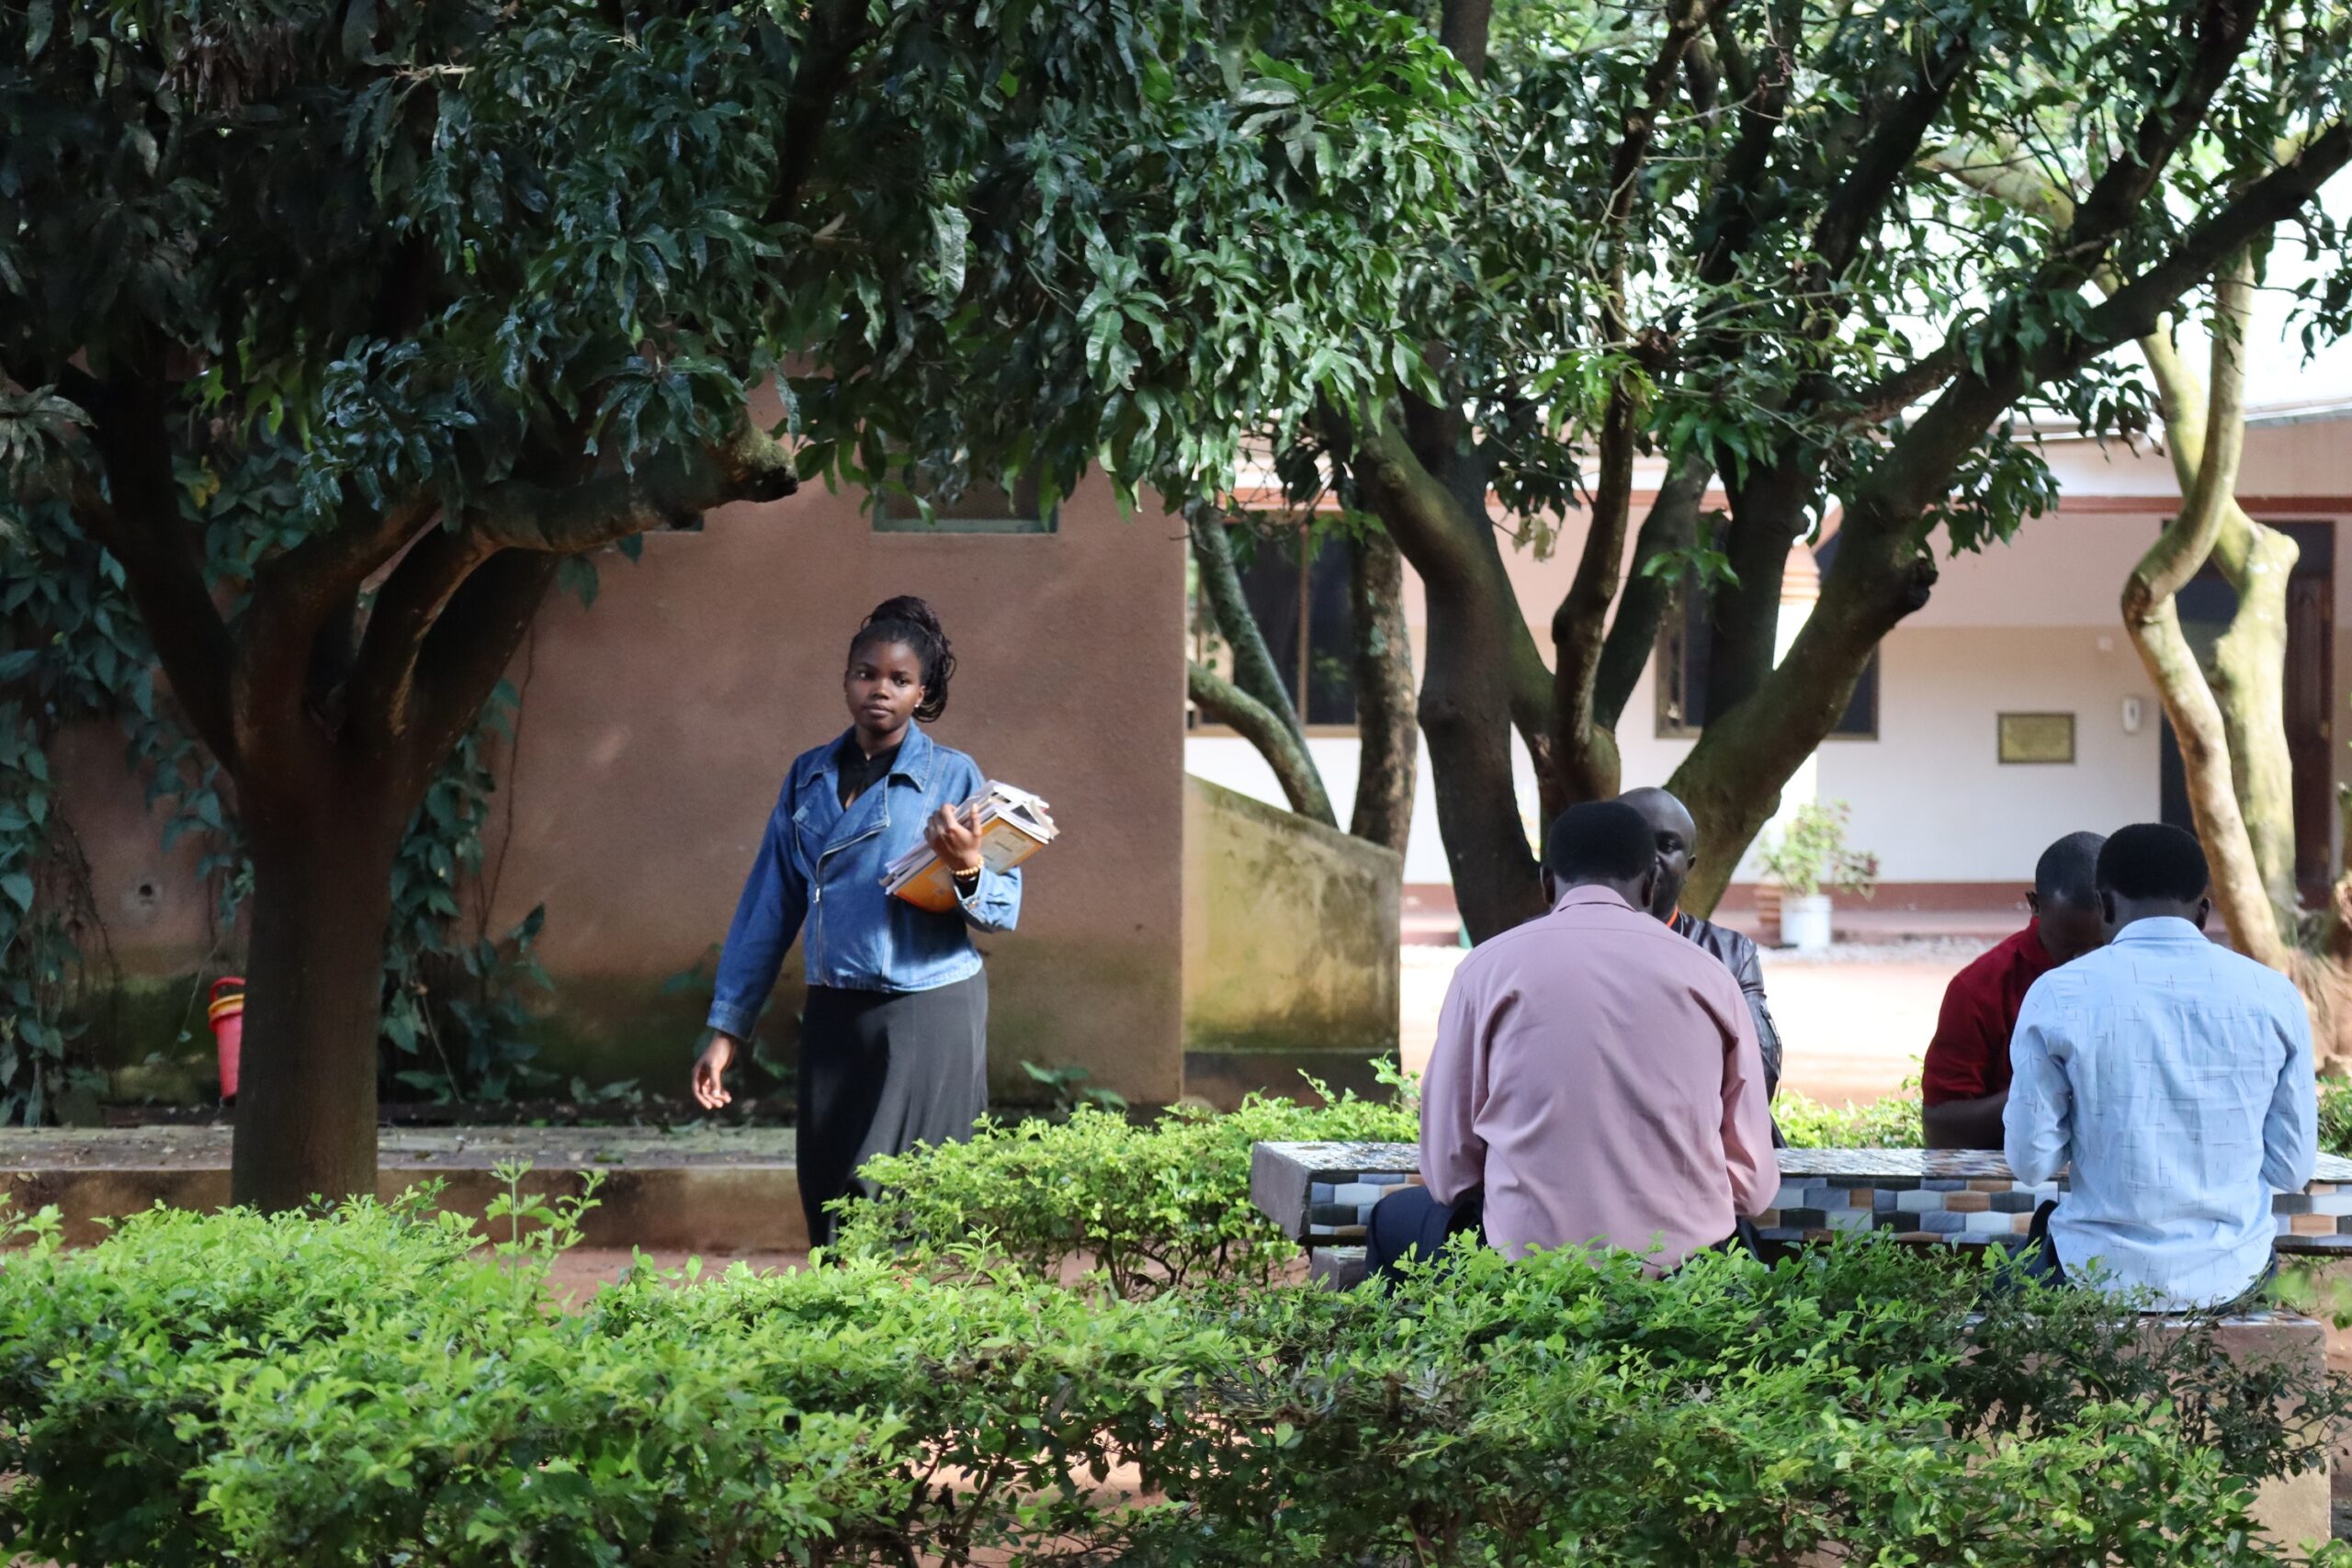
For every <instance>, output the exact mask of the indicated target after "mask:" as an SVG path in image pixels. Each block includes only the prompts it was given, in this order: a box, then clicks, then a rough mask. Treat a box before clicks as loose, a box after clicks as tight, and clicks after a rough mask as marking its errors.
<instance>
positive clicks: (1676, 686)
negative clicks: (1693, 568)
mask: <svg viewBox="0 0 2352 1568" xmlns="http://www.w3.org/2000/svg"><path fill="white" fill-rule="evenodd" d="M1837 544H1838V541H1837V539H1836V538H1834V537H1833V538H1831V539H1830V540H1829V541H1828V542H1827V543H1826V544H1825V545H1823V546H1822V547H1821V548H1819V549H1817V550H1815V552H1814V560H1815V562H1816V563H1817V564H1818V565H1819V566H1820V567H1821V568H1822V569H1823V570H1828V566H1829V562H1830V560H1831V559H1832V558H1834V557H1835V555H1836V553H1837ZM1712 640H1713V639H1712V637H1711V628H1710V626H1709V623H1708V618H1707V592H1706V590H1705V589H1703V588H1702V587H1701V586H1700V585H1699V584H1698V583H1697V582H1696V581H1694V580H1690V579H1686V580H1685V581H1684V582H1683V584H1682V586H1681V588H1680V589H1679V591H1678V592H1676V594H1675V596H1674V604H1673V605H1672V606H1671V607H1669V608H1668V611H1667V614H1666V623H1665V625H1663V626H1660V627H1659V628H1658V637H1657V734H1658V737H1659V739H1673V738H1676V737H1683V738H1688V737H1692V736H1696V735H1697V734H1699V732H1700V731H1702V730H1703V729H1704V728H1706V727H1707V715H1706V711H1705V710H1706V704H1707V671H1708V668H1709V659H1710V655H1711V654H1712V653H1713V648H1712ZM1878 667H1879V656H1878V650H1877V649H1871V657H1870V661H1869V662H1868V663H1866V664H1864V665H1863V666H1862V672H1861V675H1860V677H1859V678H1858V679H1857V680H1856V681H1855V682H1854V694H1853V696H1852V697H1851V698H1850V699H1849V700H1848V702H1847V704H1846V711H1845V712H1844V713H1843V714H1841V715H1839V716H1838V722H1837V723H1836V724H1835V725H1833V726H1832V727H1831V728H1830V731H1829V733H1830V734H1831V735H1833V736H1843V737H1845V738H1847V739H1859V740H1875V739H1878Z"/></svg>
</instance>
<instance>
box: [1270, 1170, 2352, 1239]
mask: <svg viewBox="0 0 2352 1568" xmlns="http://www.w3.org/2000/svg"><path fill="white" fill-rule="evenodd" d="M1780 1156H1781V1192H1780V1198H1779V1201H1777V1202H1776V1203H1775V1204H1774V1205H1773V1207H1772V1208H1771V1209H1770V1211H1768V1212H1767V1213H1764V1214H1763V1215H1761V1216H1760V1217H1759V1218H1758V1221H1757V1228H1758V1230H1759V1231H1760V1232H1761V1233H1762V1235H1763V1237H1764V1239H1765V1240H1767V1241H1778V1242H1805V1241H1820V1240H1824V1239H1826V1238H1827V1237H1829V1236H1833V1235H1839V1234H1841V1233H1845V1232H1851V1231H1870V1230H1880V1231H1891V1232H1893V1233H1894V1235H1895V1236H1896V1238H1897V1239H1899V1240H1904V1241H1917V1242H1942V1243H1951V1244H1954V1245H1958V1246H1979V1247H1981V1246H1984V1245H1985V1244H1987V1243H1990V1242H1995V1241H2000V1240H2005V1239H2011V1238H2016V1237H2020V1236H2023V1235H2025V1233H2026V1227H2027V1226H2028V1225H2029V1224H2031V1223H2032V1220H2033V1211H2034V1210H2035V1209H2036V1208H2037V1207H2039V1206H2040V1205H2041V1203H2042V1202H2043V1201H2045V1200H2047V1199H2051V1198H2054V1197H2056V1196H2057V1195H2058V1194H2059V1193H2060V1192H2061V1191H2063V1190H2064V1189H2065V1182H2064V1179H2061V1180H2059V1181H2055V1182H2051V1183H2046V1184H2044V1185H2042V1186H2040V1187H2030V1186H2027V1185H2026V1184H2025V1183H2023V1182H2020V1181H2018V1179H2015V1178H2014V1177H2012V1176H2011V1175H2010V1174H2009V1167H2008V1162H2007V1160H2005V1159H2003V1158H2002V1157H2001V1156H1999V1155H1998V1154H1994V1153H1990V1152H1985V1153H1979V1152H1975V1151H1945V1150H1929V1149H1782V1150H1781V1151H1780ZM1420 1179H1421V1176H1420V1150H1419V1147H1418V1146H1416V1145H1412V1144H1260V1145H1257V1147H1256V1148H1255V1149H1254V1150H1253V1151H1251V1155H1250V1201H1251V1202H1252V1203H1253V1204H1254V1205H1256V1207H1257V1208H1258V1210H1259V1211H1260V1212H1261V1213H1264V1214H1265V1215H1267V1216H1268V1217H1269V1218H1271V1219H1272V1220H1273V1221H1274V1222H1275V1223H1276V1224H1279V1225H1281V1226H1282V1227H1283V1231H1284V1232H1285V1233H1286V1234H1288V1235H1291V1236H1293V1237H1295V1238H1296V1239H1297V1240H1298V1241H1299V1242H1301V1243H1302V1244H1304V1245H1306V1247H1310V1248H1321V1247H1351V1246H1359V1245H1361V1244H1362V1243H1363V1235H1364V1226H1365V1224H1366V1223H1367V1222H1368V1221H1369V1220H1370V1219H1371V1217H1372V1206H1373V1205H1374V1203H1377V1202H1378V1201H1380V1200H1381V1199H1382V1198H1383V1197H1384V1196H1385V1195H1386V1194H1387V1193H1389V1192H1391V1191H1393V1190H1396V1189H1397V1188H1399V1187H1408V1186H1412V1185H1415V1184H1417V1183H1419V1180H1420ZM2273 1202H2274V1204H2275V1205H2276V1209H2277V1213H2278V1250H2279V1251H2281V1252H2299V1253H2332V1252H2339V1251H2341V1252H2352V1159H2339V1158H2337V1157H2335V1156H2333V1155H2323V1156H2320V1162H2319V1174H2318V1177H2317V1179H2315V1180H2313V1181H2312V1184H2311V1185H2310V1186H2309V1187H2307V1188H2305V1189H2304V1190H2302V1191H2301V1192H2293V1193H2281V1194H2279V1195H2278V1197H2277V1198H2275V1199H2274V1200H2273Z"/></svg>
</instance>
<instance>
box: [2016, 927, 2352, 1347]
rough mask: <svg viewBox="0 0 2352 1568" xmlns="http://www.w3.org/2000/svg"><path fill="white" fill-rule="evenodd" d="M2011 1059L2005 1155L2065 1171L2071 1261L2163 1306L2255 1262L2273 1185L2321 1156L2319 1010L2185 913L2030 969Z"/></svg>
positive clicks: (2056, 1230)
mask: <svg viewBox="0 0 2352 1568" xmlns="http://www.w3.org/2000/svg"><path fill="white" fill-rule="evenodd" d="M2009 1061H2010V1064H2011V1066H2012V1067H2013V1068H2014V1070H2015V1074H2016V1077H2015V1078H2014V1080H2013V1081H2012V1082H2011V1084H2010V1086H2009V1104H2008V1110H2007V1112H2006V1115H2005V1119H2004V1125H2005V1130H2006V1132H2007V1147H2006V1152H2007V1155H2008V1160H2009V1168H2010V1170H2011V1171H2012V1172H2013V1173H2015V1175H2016V1176H2017V1178H2018V1180H2020V1181H2029V1182H2033V1183H2035V1184H2037V1185H2038V1184H2040V1183H2042V1182H2046V1181H2052V1180H2055V1179H2057V1176H2058V1173H2059V1172H2060V1171H2061V1170H2065V1169H2069V1168H2071V1173H2070V1175H2069V1177H2068V1180H2067V1190H2066V1193H2065V1196H2064V1197H2063V1198H2062V1199H2060V1200H2059V1203H2058V1212H2057V1213H2055V1214H2053V1215H2052V1216H2051V1222H2050V1238H2051V1241H2052V1244H2053V1245H2054V1246H2055V1247H2057V1251H2058V1260H2059V1262H2060V1263H2061V1264H2063V1265H2064V1267H2065V1268H2066V1269H2067V1271H2068V1272H2069V1273H2070V1274H2080V1273H2082V1272H2083V1271H2085V1270H2086V1269H2090V1268H2091V1266H2092V1265H2094V1264H2097V1265H2098V1268H2099V1269H2101V1270H2102V1271H2103V1272H2104V1275H2105V1280H2106V1282H2107V1284H2108V1285H2109V1288H2111V1289H2115V1290H2119V1291H2123V1290H2133V1289H2138V1288H2142V1287H2145V1288H2147V1289H2150V1290H2153V1291H2154V1292H2156V1294H2157V1295H2158V1296H2159V1297H2160V1298H2161V1299H2162V1302H2163V1304H2164V1305H2165V1306H2166V1307H2172V1308H2183V1307H2190V1306H2210V1305H2215V1304H2218V1303H2222V1302H2226V1301H2229V1300H2231V1299H2232V1298H2233V1297H2235V1296H2237V1295H2239V1294H2241V1293H2242V1292H2245V1289H2246V1288H2247V1287H2248V1286H2249V1285H2252V1284H2253V1283H2254V1282H2255V1280H2257V1279H2258V1278H2260V1277H2261V1274H2262V1271H2263V1270H2264V1269H2266V1268H2267V1267H2268V1265H2269V1261H2270V1249H2271V1247H2272V1244H2273V1238H2274V1236H2275V1235H2276V1231H2277V1222H2276V1221H2275V1220H2274V1218H2273V1217H2272V1213H2271V1203H2270V1195H2271V1193H2272V1192H2273V1191H2282V1192H2297V1191H2301V1190H2302V1189H2303V1187H2304V1186H2305V1185H2306V1184H2307V1183H2309V1182H2310V1180H2311V1179H2312V1170H2313V1168H2315V1166H2316V1164H2317V1161H2318V1158H2319V1126H2318V1123H2319V1111H2318V1104H2317V1099H2316V1091H2315V1088H2314V1085H2313V1083H2312V1031H2311V1018H2310V1015H2309V1014H2308V1013H2307V1012H2306V1011H2305V1010H2304V1008H2303V1001H2302V998H2301V996H2300V995H2298V994H2297V992H2296V990H2295V987H2294V986H2293V985H2292V984H2291V983H2290V981H2289V980H2288V979H2287V977H2286V976H2283V975H2280V974H2278V973H2277V972H2276V971H2274V970H2270V969H2266V968H2264V967H2263V966H2262V965H2261V964H2256V963H2255V962H2254V961H2253V960H2252V959H2250V958H2245V957H2241V956H2240V955H2238V954H2237V953H2232V952H2230V951H2229V950H2228V949H2226V948H2223V947H2220V946H2217V945H2215V944H2214V943H2212V942H2208V941H2206V939H2205V936H2204V933H2202V932H2201V931H2199V930H2198V929H2197V928H2196V927H2195V926H2193V925H2191V924H2190V923H2189V922H2188V921H2187V920H2180V919H2152V920H2135V921H2133V922H2132V923H2131V925H2128V926H2126V927H2124V928H2123V929H2122V930H2121V931H2118V932H2117V933H2116V934H2115V940H2114V941H2113V942H2109V944H2108V945H2107V946H2106V947H2103V948H2101V949H2099V950H2098V952H2096V953H2088V954H2086V955H2085V956H2083V957H2081V958H2077V959H2075V961H2074V962H2073V963H2072V964H2065V965H2064V966H2062V967H2060V968H2057V969H2052V971H2050V973H2048V974H2047V975H2044V976H2041V978H2040V979H2039V980H2036V981H2035V982H2034V983H2033V988H2032V989H2031V990H2030V991H2028V992H2026V995H2025V1005H2024V1007H2023V1008H2022V1009H2020V1010H2019V1011H2018V1026H2017V1032H2016V1033H2015V1034H2013V1035H2012V1036H2011V1037H2010V1041H2009Z"/></svg>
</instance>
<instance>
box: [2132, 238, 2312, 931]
mask: <svg viewBox="0 0 2352 1568" xmlns="http://www.w3.org/2000/svg"><path fill="white" fill-rule="evenodd" d="M2252 289H2253V269H2252V267H2251V266H2250V265H2248V264H2247V263H2246V262H2245V259H2244V258H2243V257H2241V258H2239V259H2238V260H2237V261H2235V262H2234V263H2233V265H2231V266H2230V268H2229V269H2228V270H2227V272H2225V273H2224V274H2223V275H2222V276H2217V277H2216V278H2215V279H2214V296H2215V310H2214V322H2213V373H2212V396H2211V404H2210V406H2209V409H2208V412H2207V417H2206V424H2205V440H2204V450H2203V452H2202V454H2201V456H2200V461H2199V464H2198V468H2197V482H2196V483H2195V485H2193V486H2192V487H2191V488H2190V490H2189V491H2188V496H2187V498H2186V499H2185V501H2184V502H2183V503H2182V506H2181V510H2180V512H2179V514H2178V515H2177V516H2176V517H2175V518H2174V519H2173V520H2172V522H2171V523H2170V524H2168V525H2166V526H2165V531H2164V532H2163V534H2161V535H2160V536H2158V537H2157V539H2156V542H2155V544H2154V545H2153V546H2151V547H2149V550H2148V553H2147V554H2146V555H2145V556H2143V558H2141V561H2140V564H2139V565H2138V566H2137V567H2135V568H2134V569H2133V570H2132V572H2131V577H2130V578H2129V579H2127V580H2126V581H2125V582H2124V585H2123V598H2122V608H2123V625H2124V629H2125V630H2126V631H2128V632H2129V633H2130V634H2131V645H2132V647H2133V648H2134V649H2138V651H2139V654H2140V660H2141V662H2142V663H2143V664H2144V665H2146V666H2147V670H2148V676H2149V679H2151V680H2153V681H2154V682H2155V684H2156V692H2157V694H2158V695H2159V696H2160V697H2161V698H2162V699H2163V701H2164V705H2165V713H2166V714H2167V715H2168V716H2170V717H2171V719H2172V725H2173V733H2174V736H2175V739H2177V741H2178V743H2179V746H2180V752H2181V759H2182V761H2183V762H2184V763H2185V764H2186V769H2185V771H2186V772H2187V773H2188V780H2189V786H2190V787H2189V792H2188V795H2189V800H2188V804H2189V809H2190V814H2191V816H2193V817H2194V818H2195V819H2196V822H2197V830H2198V837H2199V840H2201V841H2202V842H2203V843H2204V846H2205V853H2206V858H2207V860H2208V862H2209V863H2211V870H2212V880H2213V893H2214V901H2215V902H2216V903H2217V904H2218V905H2219V906H2220V907H2221V910H2222V919H2223V921H2224V922H2225V923H2226V924H2227V925H2228V927H2229V931H2230V940H2231V942H2232V943H2233V945H2235V946H2236V948H2237V949H2238V951H2239V952H2241V953H2245V954H2246V955H2247V956H2248V957H2250V958H2254V959H2256V960H2257V961H2259V962H2261V963H2263V964H2268V965H2269V966H2270V967H2271V968H2274V969H2278V970H2282V971H2283V970H2285V969H2287V967H2288V966H2289V964H2290V951H2289V948H2288V945H2287V942H2286V941H2285V938H2284V936H2283V933H2282V932H2281V931H2280V922H2279V919H2278V910H2277V908H2276V907H2275V906H2274V905H2273V904H2272V902H2271V898H2270V890H2269V888H2268V887H2267V886H2266V885H2265V883H2264V880H2263V876H2262V871H2261V867H2260V866H2259V865H2258V864H2257V863H2256V858H2255V855H2254V851H2253V844H2252V840H2251V839H2250V838H2249V837H2248V835H2247V832H2246V824H2245V816H2244V813H2243V811H2242V809H2241V807H2240V806H2239V803H2238V796H2237V790H2236V786H2235V781H2234V779H2233V773H2232V769H2231V765H2230V752H2229V743H2228V736H2227V730H2226V728H2225V726H2224V724H2223V721H2222V710H2221V705H2220V704H2219V703H2218V702H2217V701H2216V699H2215V697H2214V694H2213V690H2212V687H2211V685H2210V684H2209V683H2208V682H2207V681H2206V679H2205V671H2204V670H2203V668H2202V667H2201V666H2200V665H2199V661H2198V659H2197V654H2196V651H2195V650H2194V649H2192V648H2190V646H2189V643H2188V636H2187V634H2186V633H2185V632H2184V631H2183V630H2182V629H2181V625H2180V609H2179V604H2178V601H2177V598H2176V597H2175V595H2177V593H2178V592H2179V591H2180V589H2181V588H2182V587H2183V586H2185V585H2186V584H2187V583H2188V581H2189V579H2190V578H2192V577H2194V576H2195V575H2196V574H2197V571H2198V569H2199V567H2201V566H2203V565H2204V563H2205V560H2206V558H2207V557H2208V556H2209V555H2210V554H2211V552H2212V548H2213V541H2214V540H2215V539H2216V538H2217V537H2219V536H2220V534H2221V531H2222V521H2223V518H2224V516H2225V514H2226V513H2227V511H2228V510H2229V508H2230V505H2231V501H2230V498H2231V496H2232V494H2233V492H2234V491H2235V489H2236V485H2237V474H2238V463H2239V459H2240V457H2242V455H2243V453H2244V450H2245V323H2246V318H2247V314H2248V310H2247V299H2248V297H2249V296H2250V294H2251V293H2252Z"/></svg>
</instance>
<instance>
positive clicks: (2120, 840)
mask: <svg viewBox="0 0 2352 1568" xmlns="http://www.w3.org/2000/svg"><path fill="white" fill-rule="evenodd" d="M2211 880H2212V873H2211V870H2209V869H2208V868H2207V866H2206V864H2205V851H2204V849H2203V848H2202V846H2200V845H2199V843H2198V842H2197V836H2196V835H2195V834H2193V833H2189V832H2186V831H2184V830H2183V829H2178V828H2174V827H2169V826H2167V825H2165V823H2162V822H2134V823H2133V824H2132V825H2131V827H2129V828H2118V829H2116V830H2115V833H2114V836H2113V837H2111V838H2109V840H2107V843H2106V844H2105V845H2104V846H2103V847H2102V848H2101V849H2100V850H2099V852H2098V885H2099V886H2100V887H2101V888H2102V889H2104V890H2105V891H2107V892H2109V893H2112V894H2114V895H2115V896H2116V897H2119V898H2169V899H2172V900H2174V901H2175V902H2177V903H2182V904H2191V903H2195V902H2196V901H2197V900H2198V899H2199V898H2201V897H2204V896H2205V888H2206V885H2207V884H2208V883H2209V882H2211Z"/></svg>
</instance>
